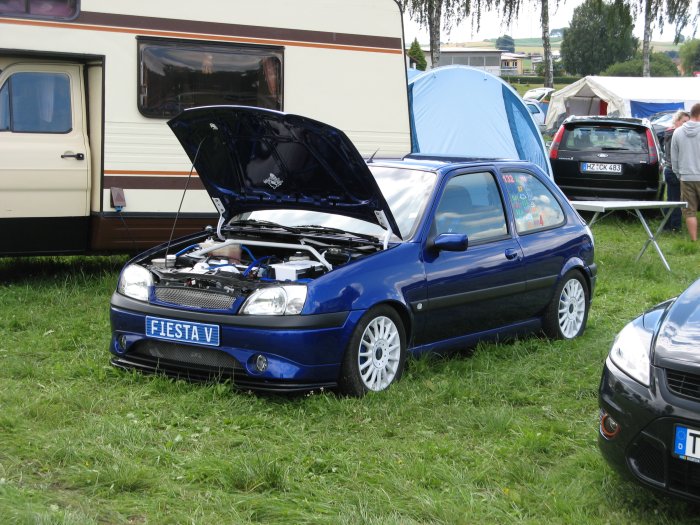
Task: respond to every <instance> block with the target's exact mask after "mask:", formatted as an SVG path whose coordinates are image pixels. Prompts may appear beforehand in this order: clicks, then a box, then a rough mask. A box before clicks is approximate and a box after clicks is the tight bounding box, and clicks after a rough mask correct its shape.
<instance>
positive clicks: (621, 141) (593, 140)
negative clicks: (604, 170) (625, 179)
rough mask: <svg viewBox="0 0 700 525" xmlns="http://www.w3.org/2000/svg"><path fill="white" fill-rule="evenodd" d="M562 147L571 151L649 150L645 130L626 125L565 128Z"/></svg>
mask: <svg viewBox="0 0 700 525" xmlns="http://www.w3.org/2000/svg"><path fill="white" fill-rule="evenodd" d="M562 147H563V148H564V149H567V150H573V151H577V150H578V151H587V150H588V151H603V150H610V151H631V152H637V153H647V152H648V151H649V148H648V145H647V140H646V131H645V130H644V129H641V128H631V127H626V126H605V127H602V126H577V127H574V128H565V129H564V136H563V137H562Z"/></svg>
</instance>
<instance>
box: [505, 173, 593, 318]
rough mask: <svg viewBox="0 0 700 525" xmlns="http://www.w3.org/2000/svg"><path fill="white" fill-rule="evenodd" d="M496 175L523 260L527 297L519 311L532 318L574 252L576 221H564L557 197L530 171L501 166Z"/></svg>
mask: <svg viewBox="0 0 700 525" xmlns="http://www.w3.org/2000/svg"><path fill="white" fill-rule="evenodd" d="M499 177H500V179H501V182H502V185H503V187H504V188H505V193H506V195H507V198H508V201H509V203H510V208H511V210H512V213H513V218H514V221H513V222H514V225H515V230H516V233H517V234H518V239H519V242H520V246H521V248H522V250H523V257H524V261H525V264H524V266H523V274H524V275H525V276H526V277H527V281H528V284H527V290H528V292H527V294H528V300H527V301H525V302H523V304H522V314H523V315H524V316H526V317H533V316H536V315H538V314H539V313H540V312H541V311H542V310H543V309H544V308H545V307H546V306H547V304H549V302H550V301H551V299H552V295H553V293H554V287H555V285H556V283H557V280H558V278H559V276H560V275H561V273H562V268H563V267H564V265H565V264H566V262H567V261H568V260H569V259H570V258H571V257H573V256H575V254H577V253H578V247H577V246H578V242H579V239H580V231H581V230H580V224H579V225H576V224H569V223H567V218H566V214H565V213H564V211H563V208H562V205H561V204H560V203H559V200H558V198H557V197H556V196H555V194H554V192H553V191H551V190H550V189H549V188H548V187H547V185H546V184H545V182H544V181H543V180H540V179H539V178H538V177H537V176H536V175H535V174H534V173H532V172H530V171H528V170H524V169H520V168H518V169H502V170H501V173H500V175H499Z"/></svg>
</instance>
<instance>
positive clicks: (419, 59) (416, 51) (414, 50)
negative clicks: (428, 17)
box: [408, 38, 428, 71]
mask: <svg viewBox="0 0 700 525" xmlns="http://www.w3.org/2000/svg"><path fill="white" fill-rule="evenodd" d="M408 56H409V57H411V58H412V59H413V60H415V62H416V69H418V70H420V71H425V68H426V67H427V66H428V62H427V60H425V53H423V50H422V49H421V47H420V44H419V43H418V39H417V38H414V39H413V43H412V44H411V47H410V48H409V49H408Z"/></svg>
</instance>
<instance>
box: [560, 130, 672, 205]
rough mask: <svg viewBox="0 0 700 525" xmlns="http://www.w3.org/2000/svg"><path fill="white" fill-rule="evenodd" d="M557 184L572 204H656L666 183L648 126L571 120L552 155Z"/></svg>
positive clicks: (654, 140)
mask: <svg viewBox="0 0 700 525" xmlns="http://www.w3.org/2000/svg"><path fill="white" fill-rule="evenodd" d="M549 158H550V162H551V164H552V171H553V173H554V181H555V182H556V183H557V185H558V186H559V187H560V188H561V189H562V191H563V192H564V193H565V194H566V196H567V197H569V198H570V199H572V200H576V199H579V200H586V199H614V200H655V199H658V198H659V197H660V196H661V192H662V189H663V184H662V181H663V178H662V176H661V164H660V162H659V145H658V142H657V139H656V136H655V134H654V133H653V130H652V128H651V125H650V124H649V122H648V121H647V120H643V119H635V118H611V117H569V118H567V119H566V120H565V121H564V122H563V123H562V125H561V126H560V128H559V130H558V131H557V133H556V135H555V136H554V139H553V141H552V144H551V146H550V149H549Z"/></svg>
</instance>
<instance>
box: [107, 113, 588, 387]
mask: <svg viewBox="0 0 700 525" xmlns="http://www.w3.org/2000/svg"><path fill="white" fill-rule="evenodd" d="M168 124H169V125H170V127H171V128H172V130H173V132H174V133H175V135H176V136H177V138H178V139H179V141H180V143H181V144H182V146H183V147H184V149H185V151H186V152H187V154H188V155H189V157H190V158H191V159H192V161H193V164H194V167H195V168H196V170H197V173H198V175H199V178H200V180H201V182H202V184H203V186H204V187H205V188H206V189H207V191H208V192H209V195H210V196H211V198H212V200H213V202H214V204H215V205H216V208H217V209H218V210H219V212H220V214H221V218H220V220H219V224H218V226H217V228H216V229H214V228H209V229H207V230H206V231H203V232H201V233H200V234H194V235H191V236H188V237H184V238H181V239H177V240H175V241H173V242H172V243H169V244H164V245H160V246H157V247H155V248H153V249H151V250H148V251H146V252H144V253H142V254H140V255H138V256H136V257H135V258H133V259H132V260H131V261H129V262H128V263H127V265H126V266H125V267H124V269H123V270H122V272H121V274H120V277H119V282H118V285H117V290H116V291H115V293H114V294H113V296H112V300H111V323H112V337H111V343H110V350H111V352H112V353H113V354H114V356H113V359H112V363H113V364H114V365H115V366H117V367H121V368H125V369H138V370H142V371H146V372H162V373H165V374H169V375H172V376H178V377H184V378H189V379H201V380H209V379H212V378H223V379H230V380H231V381H232V383H233V384H234V385H235V386H238V387H240V388H245V389H256V390H267V391H302V390H309V389H314V388H321V387H323V388H337V389H338V390H339V391H340V392H342V393H344V394H349V395H355V396H360V395H363V394H365V393H366V392H368V391H380V390H384V389H386V388H387V387H389V386H390V385H391V384H392V383H393V382H394V381H396V380H397V379H399V378H400V377H401V374H402V372H403V368H404V363H405V360H406V357H407V355H408V354H409V353H410V354H414V355H415V354H420V353H423V352H428V351H433V350H440V351H447V350H452V349H459V348H463V347H467V346H469V345H472V344H474V343H475V342H477V341H479V340H487V339H493V338H504V337H509V336H513V335H516V334H521V333H524V332H530V331H533V330H540V329H542V330H543V331H544V332H545V333H546V334H548V335H549V336H550V337H554V338H564V339H570V338H574V337H577V336H578V335H580V334H581V333H583V331H584V329H585V326H586V319H587V317H588V311H589V308H590V302H591V294H592V293H593V290H594V285H595V280H596V265H595V263H594V260H593V254H594V248H593V237H592V235H591V232H590V230H589V229H588V227H587V226H586V225H585V223H584V222H583V220H582V219H581V218H580V217H579V215H578V214H577V213H576V211H575V210H574V209H573V208H572V207H571V205H570V204H569V203H568V201H567V200H566V198H565V197H564V195H563V194H562V193H561V192H560V191H559V190H558V188H557V187H556V186H555V185H554V184H553V183H552V181H551V180H550V179H549V177H548V176H547V175H546V174H545V173H544V172H543V171H542V170H541V169H539V168H538V167H537V166H535V165H534V164H531V163H529V162H524V161H492V160H459V159H444V158H424V157H420V158H410V157H409V158H405V159H403V160H397V161H381V162H379V161H373V162H370V163H369V164H368V163H366V162H365V161H364V160H363V158H362V157H361V156H360V154H359V153H358V151H357V150H356V149H355V147H354V146H353V144H352V143H351V142H350V140H349V139H348V137H347V136H346V135H345V134H344V133H343V132H342V131H340V130H338V129H336V128H333V127H331V126H328V125H326V124H323V123H320V122H317V121H314V120H311V119H307V118H304V117H300V116H297V115H287V114H284V113H279V112H275V111H269V110H262V109H258V108H243V107H235V106H219V107H202V108H194V109H188V110H185V111H184V112H183V113H181V114H180V115H179V116H177V117H175V118H174V119H172V120H170V121H169V123H168Z"/></svg>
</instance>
